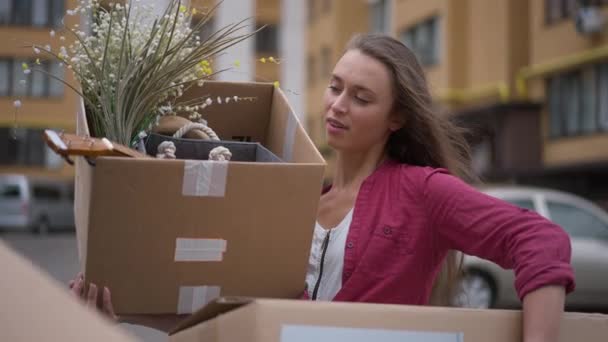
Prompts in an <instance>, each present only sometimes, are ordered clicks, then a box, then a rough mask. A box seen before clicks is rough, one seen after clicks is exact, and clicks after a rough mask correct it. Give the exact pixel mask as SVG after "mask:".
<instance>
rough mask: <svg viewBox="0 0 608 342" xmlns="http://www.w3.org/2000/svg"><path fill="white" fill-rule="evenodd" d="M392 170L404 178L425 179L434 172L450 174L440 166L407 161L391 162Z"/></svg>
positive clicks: (434, 173)
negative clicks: (421, 164) (414, 163)
mask: <svg viewBox="0 0 608 342" xmlns="http://www.w3.org/2000/svg"><path fill="white" fill-rule="evenodd" d="M393 170H394V172H396V173H398V174H399V175H400V176H401V177H402V178H404V179H406V180H415V181H419V180H426V179H428V178H429V177H431V176H433V175H436V174H444V175H450V171H449V170H448V169H446V168H442V167H433V166H420V165H412V164H407V163H397V162H394V163H393Z"/></svg>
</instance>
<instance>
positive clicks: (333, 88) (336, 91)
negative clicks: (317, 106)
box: [328, 85, 340, 93]
mask: <svg viewBox="0 0 608 342" xmlns="http://www.w3.org/2000/svg"><path fill="white" fill-rule="evenodd" d="M328 88H329V90H331V92H332V93H339V92H340V89H338V87H336V86H334V85H330V86H329V87H328Z"/></svg>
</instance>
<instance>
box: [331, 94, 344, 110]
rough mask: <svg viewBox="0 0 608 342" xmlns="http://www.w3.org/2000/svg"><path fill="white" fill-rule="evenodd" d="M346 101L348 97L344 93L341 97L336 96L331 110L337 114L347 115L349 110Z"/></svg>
mask: <svg viewBox="0 0 608 342" xmlns="http://www.w3.org/2000/svg"><path fill="white" fill-rule="evenodd" d="M346 101H347V99H346V95H345V94H344V92H342V93H341V94H340V95H338V96H336V98H335V100H334V102H333V103H332V104H331V109H332V110H333V111H334V112H336V113H345V112H346V110H347V108H348V106H347V102H346Z"/></svg>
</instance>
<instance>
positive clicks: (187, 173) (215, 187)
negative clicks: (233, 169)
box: [182, 160, 228, 197]
mask: <svg viewBox="0 0 608 342" xmlns="http://www.w3.org/2000/svg"><path fill="white" fill-rule="evenodd" d="M227 175H228V162H227V161H214V160H186V161H185V162H184V178H183V184H182V195H184V196H208V197H224V194H225V193H226V178H227Z"/></svg>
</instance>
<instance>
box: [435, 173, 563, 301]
mask: <svg viewBox="0 0 608 342" xmlns="http://www.w3.org/2000/svg"><path fill="white" fill-rule="evenodd" d="M427 171H428V172H427V173H426V174H425V177H424V194H423V197H424V204H425V207H426V210H427V215H428V217H429V218H430V220H431V224H432V226H433V227H434V229H435V230H436V234H437V236H438V240H439V242H440V243H441V244H443V245H444V246H445V247H446V248H448V249H454V250H459V251H461V252H463V253H465V254H468V255H474V256H477V257H480V258H483V259H487V260H490V261H492V262H494V263H496V264H498V265H500V266H501V267H503V268H505V269H513V270H514V271H515V288H516V290H517V293H518V296H519V298H520V300H523V298H524V297H525V296H526V294H528V293H529V292H531V291H534V290H535V289H538V288H540V287H542V286H546V285H562V286H564V287H565V289H566V293H569V292H571V291H573V290H574V287H575V282H574V272H573V270H572V267H571V265H570V258H571V244H570V237H569V236H568V234H567V233H566V232H565V231H564V230H563V229H562V228H561V227H559V226H558V225H556V224H554V223H552V222H551V221H549V220H547V219H546V218H544V217H542V216H541V215H539V214H537V213H535V212H532V211H529V210H527V209H522V208H519V207H517V206H515V205H512V204H510V203H507V202H506V201H503V200H500V199H497V198H494V197H492V196H489V195H486V194H484V193H482V192H480V191H478V190H477V189H475V188H473V187H472V186H470V185H468V184H466V183H465V182H464V181H462V180H460V179H459V178H457V177H455V176H452V175H450V174H449V173H448V172H447V171H446V170H443V169H430V170H427Z"/></svg>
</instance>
